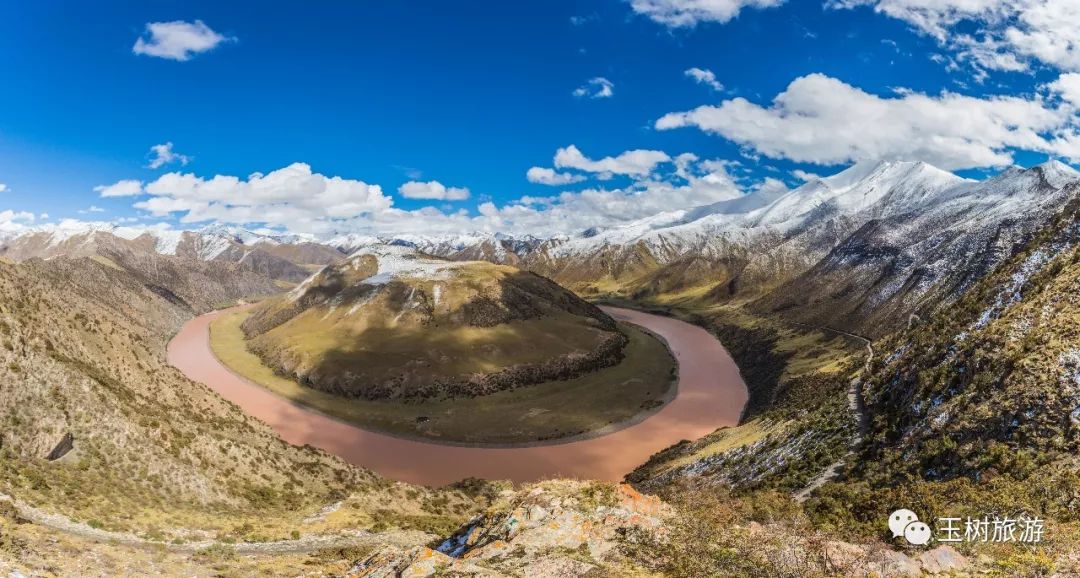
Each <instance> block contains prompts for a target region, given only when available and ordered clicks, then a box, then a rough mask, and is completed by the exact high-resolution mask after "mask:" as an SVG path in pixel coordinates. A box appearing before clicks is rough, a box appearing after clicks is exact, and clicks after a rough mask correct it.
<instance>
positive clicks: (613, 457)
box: [168, 307, 747, 486]
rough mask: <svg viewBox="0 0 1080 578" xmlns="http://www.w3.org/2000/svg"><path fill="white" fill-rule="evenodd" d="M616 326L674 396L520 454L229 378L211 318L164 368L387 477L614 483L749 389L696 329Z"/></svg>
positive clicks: (719, 415)
mask: <svg viewBox="0 0 1080 578" xmlns="http://www.w3.org/2000/svg"><path fill="white" fill-rule="evenodd" d="M604 310H605V311H606V312H607V313H608V314H609V315H611V316H613V317H615V318H616V319H619V320H622V321H626V322H629V323H634V324H636V325H640V326H642V327H644V328H646V329H648V330H650V331H652V332H653V333H655V334H656V335H658V336H660V337H661V338H663V339H664V340H665V341H666V342H667V344H668V347H669V348H670V349H671V351H672V353H673V354H674V355H675V359H676V360H677V361H678V364H679V383H678V395H677V397H676V398H675V399H674V400H673V401H672V402H671V403H669V404H668V405H667V406H665V407H664V408H663V409H661V410H660V411H658V412H657V413H656V414H654V415H652V416H650V417H648V418H647V419H645V420H643V421H642V422H640V423H637V424H634V425H631V426H629V427H626V428H624V429H621V430H619V431H616V432H614V433H611V434H609V435H605V436H603V437H597V438H592V439H586V440H582V441H572V442H568V443H564V444H558V445H546V446H538V447H527V448H505V449H504V448H470V447H458V446H445V445H438V444H434V443H427V442H422V441H413V440H405V439H400V438H395V437H391V436H387V435H383V434H379V433H374V432H370V431H367V430H364V429H361V428H359V427H357V426H354V425H351V424H348V423H345V422H342V421H339V420H337V419H334V418H332V417H328V416H326V415H323V414H321V413H318V412H315V411H313V410H310V409H308V408H305V407H304V406H301V405H298V404H296V403H294V402H292V401H290V400H287V399H285V398H282V397H279V396H277V395H276V394H274V393H271V392H270V391H268V390H266V389H264V388H263V387H261V386H259V385H257V384H255V383H252V382H250V381H248V380H246V379H244V378H242V377H239V376H237V375H236V374H234V373H232V372H231V371H229V369H228V368H226V367H224V366H223V365H222V364H221V363H220V362H219V361H218V360H217V358H216V357H215V356H214V354H213V352H212V351H211V349H210V342H209V326H210V323H211V322H212V321H213V320H214V319H216V318H217V317H218V316H220V315H222V314H224V313H226V312H225V311H218V312H214V313H209V314H206V315H202V316H200V317H197V318H195V319H193V320H192V321H190V322H188V323H187V324H186V325H185V326H184V327H183V329H182V330H181V331H180V333H179V334H177V336H176V337H175V338H173V340H172V342H171V343H169V350H168V357H169V363H171V364H172V365H173V366H174V367H176V368H178V369H179V370H180V371H182V372H183V373H184V374H185V375H187V377H188V378H190V379H192V380H194V381H198V382H200V383H204V384H206V385H207V386H209V387H210V388H212V389H213V390H214V391H216V392H218V393H219V394H220V395H221V396H222V397H224V398H225V399H228V400H229V401H231V402H233V403H235V404H237V405H239V406H240V407H241V408H243V409H244V411H246V412H247V413H248V414H250V415H252V416H254V417H256V418H258V419H260V420H262V421H264V422H266V423H267V424H268V425H270V427H272V428H273V429H274V430H275V431H276V432H277V433H278V435H280V436H281V437H282V438H283V439H284V440H285V441H287V442H289V443H293V444H297V445H303V444H310V445H312V446H315V447H318V448H322V449H324V450H326V451H327V452H330V453H332V454H335V455H338V456H340V457H342V458H343V459H345V460H347V461H349V462H351V463H354V464H357V465H360V466H363V467H366V468H369V469H371V470H374V471H375V472H377V473H379V474H381V475H383V476H385V477H388V478H392V479H395V480H402V481H406V482H411V483H417V484H424V485H429V486H441V485H445V484H447V483H451V482H454V481H457V480H461V479H464V478H468V477H476V478H486V479H509V480H514V481H518V482H527V481H535V480H540V479H547V478H557V477H571V478H582V479H597V480H609V481H619V480H622V478H623V476H624V475H625V474H626V473H627V472H630V471H632V470H633V469H634V468H636V467H637V466H639V465H641V464H643V463H645V461H647V460H648V459H649V457H650V456H651V455H652V454H654V453H656V452H658V451H660V450H662V449H664V448H666V447H668V446H671V445H673V444H675V443H678V442H679V441H681V440H684V439H687V440H693V439H697V438H699V437H701V436H703V435H705V434H708V433H711V432H712V431H714V430H716V429H717V428H719V427H723V426H734V425H737V424H738V421H739V416H740V414H741V412H742V409H743V406H744V405H746V400H747V391H746V385H745V384H744V383H743V381H742V378H741V377H740V375H739V368H738V367H737V366H736V365H735V362H734V361H732V359H731V357H730V356H729V355H728V353H727V351H725V350H724V348H723V346H722V345H721V344H720V342H719V341H717V340H716V338H715V337H713V336H712V335H711V334H709V333H708V332H707V331H705V330H704V329H702V328H700V327H697V326H695V325H691V324H689V323H685V322H683V321H679V320H677V319H672V318H669V317H661V316H658V315H651V314H649V313H644V312H640V311H633V310H629V309H620V308H614V307H604Z"/></svg>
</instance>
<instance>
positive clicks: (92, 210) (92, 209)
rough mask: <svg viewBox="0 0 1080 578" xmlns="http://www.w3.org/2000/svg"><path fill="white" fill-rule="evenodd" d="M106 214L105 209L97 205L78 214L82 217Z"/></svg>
mask: <svg viewBox="0 0 1080 578" xmlns="http://www.w3.org/2000/svg"><path fill="white" fill-rule="evenodd" d="M104 212H105V209H102V208H101V207H99V206H97V205H90V206H89V207H87V208H85V209H82V210H80V211H78V213H79V214H80V215H85V214H87V213H104Z"/></svg>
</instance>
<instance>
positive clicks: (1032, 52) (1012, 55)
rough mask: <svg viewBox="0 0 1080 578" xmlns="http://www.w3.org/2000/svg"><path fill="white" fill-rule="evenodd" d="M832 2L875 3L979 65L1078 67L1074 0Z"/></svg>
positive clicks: (837, 0) (842, 0) (1079, 38)
mask: <svg viewBox="0 0 1080 578" xmlns="http://www.w3.org/2000/svg"><path fill="white" fill-rule="evenodd" d="M828 5H829V6H831V7H834V8H854V7H856V6H872V7H873V8H874V10H875V11H877V12H880V13H882V14H886V15H888V16H891V17H893V18H898V19H900V20H903V21H905V22H907V23H908V24H910V25H911V26H913V27H914V28H916V29H918V30H920V31H921V32H923V33H925V34H927V35H929V36H932V37H933V38H935V39H936V40H937V41H938V42H939V43H940V44H941V45H942V46H946V47H948V48H950V49H953V50H956V51H957V52H958V53H959V55H960V58H961V59H963V60H967V61H969V62H971V63H972V64H973V65H974V66H975V67H976V68H980V69H990V70H1012V71H1019V70H1026V69H1027V68H1028V67H1029V62H1031V61H1033V60H1034V61H1039V62H1043V63H1045V64H1049V65H1051V66H1055V67H1057V68H1060V69H1063V70H1080V3H1077V2H1076V0H832V1H831V2H829V3H828Z"/></svg>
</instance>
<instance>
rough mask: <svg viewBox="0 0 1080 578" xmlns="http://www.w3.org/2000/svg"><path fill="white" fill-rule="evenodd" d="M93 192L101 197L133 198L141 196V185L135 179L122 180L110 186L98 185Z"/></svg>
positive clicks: (140, 182)
mask: <svg viewBox="0 0 1080 578" xmlns="http://www.w3.org/2000/svg"><path fill="white" fill-rule="evenodd" d="M94 192H95V193H98V194H99V195H101V196H102V197H134V196H137V195H141V194H142V192H143V184H142V181H137V180H135V179H124V180H121V181H116V182H115V183H113V184H111V185H98V186H96V187H94Z"/></svg>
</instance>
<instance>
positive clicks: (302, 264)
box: [0, 223, 345, 283]
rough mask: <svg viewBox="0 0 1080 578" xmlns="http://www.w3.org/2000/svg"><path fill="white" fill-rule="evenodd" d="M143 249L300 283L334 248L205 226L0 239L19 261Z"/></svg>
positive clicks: (70, 226)
mask: <svg viewBox="0 0 1080 578" xmlns="http://www.w3.org/2000/svg"><path fill="white" fill-rule="evenodd" d="M115 251H123V252H126V253H144V254H151V255H162V256H171V257H180V258H184V259H188V260H192V261H202V262H207V263H218V264H221V265H225V264H235V265H236V269H238V270H242V271H247V272H251V273H255V274H258V275H261V276H264V277H268V278H270V279H275V280H279V281H283V282H288V283H297V282H300V281H303V280H304V279H305V278H307V276H308V275H310V274H311V271H310V269H311V268H313V267H319V266H323V265H328V264H332V263H336V262H338V261H340V260H342V259H343V258H344V257H345V255H344V254H342V253H341V252H339V251H337V250H336V249H334V248H332V247H329V246H326V245H322V244H318V243H312V242H308V241H307V240H305V239H303V238H296V237H268V236H261V235H254V234H250V233H248V232H246V231H244V230H242V229H233V228H229V227H207V228H205V229H202V230H200V231H174V230H162V229H156V228H138V227H122V226H115V225H109V224H102V223H66V224H62V225H61V226H57V227H50V228H44V229H42V230H40V231H34V232H30V233H26V234H23V235H19V236H16V237H13V238H10V239H7V240H4V241H3V242H2V243H0V257H7V258H9V259H12V260H15V261H23V260H26V259H31V258H34V257H39V258H43V259H50V258H53V257H58V256H67V257H89V256H95V255H99V256H103V257H106V258H111V255H109V253H111V252H115Z"/></svg>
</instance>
